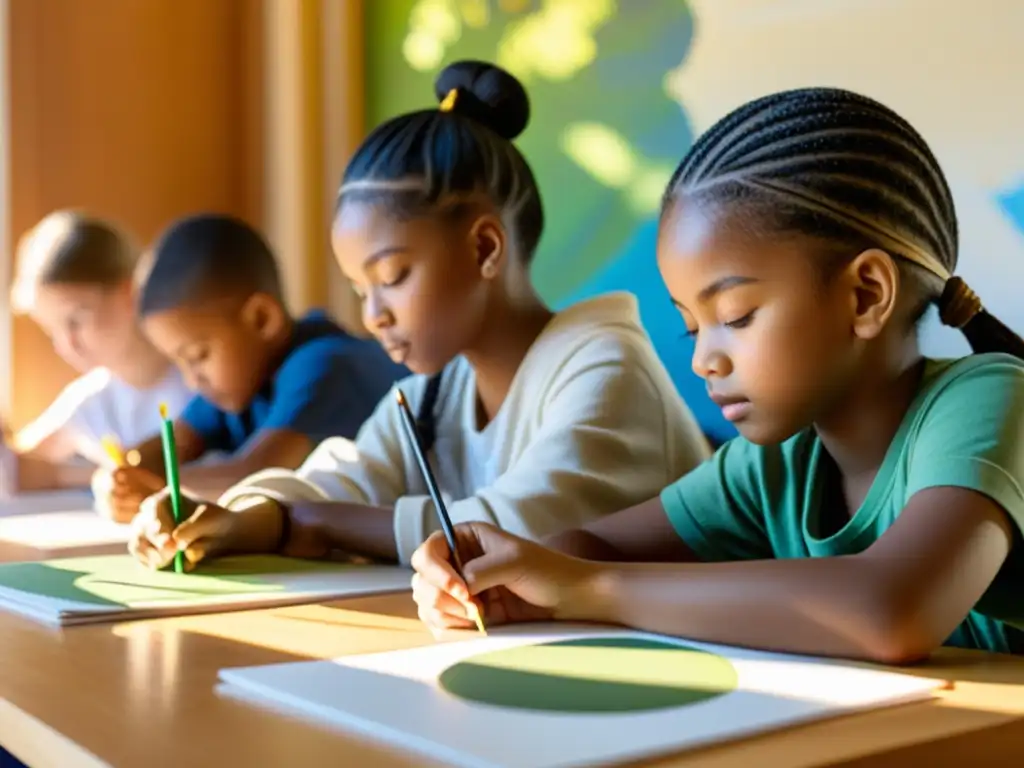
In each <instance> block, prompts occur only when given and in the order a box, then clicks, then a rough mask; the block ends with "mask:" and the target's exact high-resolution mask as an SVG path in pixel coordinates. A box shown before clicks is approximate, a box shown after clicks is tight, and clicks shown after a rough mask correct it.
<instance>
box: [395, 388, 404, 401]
mask: <svg viewBox="0 0 1024 768" xmlns="http://www.w3.org/2000/svg"><path fill="white" fill-rule="evenodd" d="M395 399H396V400H397V401H398V402H400V403H401V404H402V405H405V393H404V392H402V390H400V389H398V388H397V387H395Z"/></svg>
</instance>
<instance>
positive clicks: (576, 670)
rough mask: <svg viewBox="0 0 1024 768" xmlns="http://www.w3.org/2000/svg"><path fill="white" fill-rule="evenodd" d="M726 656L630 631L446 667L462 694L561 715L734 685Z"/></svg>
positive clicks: (649, 705)
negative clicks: (632, 635)
mask: <svg viewBox="0 0 1024 768" xmlns="http://www.w3.org/2000/svg"><path fill="white" fill-rule="evenodd" d="M738 682H739V678H738V675H737V673H736V670H735V668H734V667H733V665H732V664H731V663H730V662H729V660H728V659H725V658H723V657H722V656H718V655H717V654H714V653H709V652H707V651H702V650H699V649H697V648H693V647H689V646H685V645H680V644H677V643H670V642H665V641H661V640H648V639H643V638H630V637H603V638H587V639H582V640H565V641H561V642H552V643H539V644H536V645H522V646H517V647H514V648H507V649H504V650H500V651H493V652H491V653H484V654H481V655H479V656H474V657H472V658H470V659H468V660H466V661H463V662H460V663H458V664H454V665H452V666H451V667H449V668H448V669H446V670H445V671H444V672H443V673H441V676H440V678H439V683H440V685H441V687H442V688H444V689H445V690H446V691H448V692H449V693H451V694H452V695H454V696H457V697H459V698H462V699H468V700H470V701H474V702H477V703H480V704H489V705H494V706H499V707H511V708H514V709H529V710H537V711H544V712H559V713H599V712H600V713H613V712H620V713H621V712H642V711H649V710H654V709H666V708H669V707H683V706H688V705H691V704H697V703H700V702H702V701H707V700H709V699H713V698H717V697H718V696H722V695H724V694H726V693H729V692H731V691H734V690H735V689H736V685H737V683H738Z"/></svg>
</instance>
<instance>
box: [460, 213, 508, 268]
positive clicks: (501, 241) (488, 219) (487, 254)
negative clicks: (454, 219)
mask: <svg viewBox="0 0 1024 768" xmlns="http://www.w3.org/2000/svg"><path fill="white" fill-rule="evenodd" d="M469 237H470V241H471V242H472V244H473V248H474V250H475V252H476V263H477V267H478V268H479V269H480V275H481V277H483V278H484V279H485V280H493V279H494V278H496V277H497V276H498V275H499V274H500V273H501V270H502V267H503V266H504V264H505V256H506V247H505V228H504V227H503V226H502V225H501V221H500V220H499V219H498V218H497V217H496V216H492V215H490V214H488V215H486V216H481V217H480V218H479V219H477V220H476V221H475V222H473V226H472V227H470V229H469Z"/></svg>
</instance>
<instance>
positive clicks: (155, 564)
mask: <svg viewBox="0 0 1024 768" xmlns="http://www.w3.org/2000/svg"><path fill="white" fill-rule="evenodd" d="M181 516H182V517H183V518H184V520H183V521H182V523H181V524H180V525H179V526H178V527H177V528H175V527H174V510H173V508H172V507H171V494H170V491H169V490H168V489H166V488H164V489H163V490H161V491H160V492H159V493H157V494H155V495H153V496H150V497H149V498H147V499H145V500H144V501H143V502H142V506H141V507H140V509H139V514H138V515H136V516H135V519H134V520H133V521H132V535H131V538H130V540H129V542H128V550H129V551H130V552H131V553H132V554H133V555H134V556H135V558H136V559H137V560H138V561H139V562H141V563H142V564H143V565H146V566H148V567H150V568H154V569H156V568H163V567H164V566H165V565H167V564H168V563H170V562H171V560H172V559H173V558H174V555H175V554H176V553H177V552H179V551H181V552H183V553H184V554H185V567H186V569H187V570H192V568H194V567H195V565H196V563H198V562H199V561H200V560H202V559H203V558H205V557H207V556H209V555H211V554H216V552H217V551H218V550H220V549H222V545H223V543H224V542H225V541H226V540H227V539H228V538H229V537H230V535H231V533H232V530H233V527H234V524H235V522H236V521H237V520H238V518H239V516H238V515H236V514H233V513H232V512H229V511H228V510H226V509H223V508H221V507H218V506H216V505H214V504H206V503H203V502H198V501H195V500H193V499H190V498H188V497H187V496H185V495H182V497H181Z"/></svg>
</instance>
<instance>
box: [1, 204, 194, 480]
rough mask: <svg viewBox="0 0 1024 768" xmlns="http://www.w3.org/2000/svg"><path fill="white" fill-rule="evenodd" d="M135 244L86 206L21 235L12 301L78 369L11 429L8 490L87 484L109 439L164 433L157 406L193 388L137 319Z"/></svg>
mask: <svg viewBox="0 0 1024 768" xmlns="http://www.w3.org/2000/svg"><path fill="white" fill-rule="evenodd" d="M137 261H138V251H137V250H136V248H135V246H134V245H133V244H132V243H131V241H130V240H129V238H128V237H127V236H126V235H125V234H124V233H123V232H121V231H119V230H118V229H117V228H116V227H115V226H114V225H112V224H110V223H107V222H105V221H101V220H100V219H97V218H94V217H92V216H89V215H87V214H85V213H80V212H75V211H57V212H55V213H51V214H50V215H48V216H47V217H46V218H44V219H43V220H42V221H41V222H39V223H38V224H37V225H36V226H35V227H33V228H32V229H31V230H30V231H29V232H28V233H27V234H26V235H25V236H24V237H23V238H22V240H21V242H20V243H19V246H18V250H17V254H16V267H15V269H16V273H15V280H14V288H13V291H12V296H11V299H12V304H13V307H14V310H15V311H16V312H20V313H24V314H27V315H28V316H29V317H31V318H32V319H33V320H34V321H35V322H36V323H37V324H38V325H39V327H40V328H42V329H43V331H44V332H45V333H46V334H47V336H49V338H50V340H51V341H52V343H53V347H54V349H55V350H56V351H57V353H58V354H59V355H60V356H61V357H62V358H63V359H64V360H65V361H66V362H67V363H69V364H70V365H71V366H73V367H74V368H75V370H76V371H78V372H79V373H80V374H81V375H80V376H79V377H78V378H77V379H75V380H74V381H72V382H71V383H70V384H69V385H68V386H67V387H65V388H64V390H63V391H62V392H61V393H60V395H59V396H58V397H57V398H56V399H55V400H54V401H53V403H52V404H51V405H50V406H49V407H48V408H47V409H46V410H45V411H44V412H43V414H42V415H41V416H39V417H38V418H36V419H35V420H34V421H32V422H31V423H30V424H29V425H27V426H26V427H24V428H23V429H21V430H19V431H18V432H17V433H16V434H7V435H5V440H4V444H5V445H4V450H5V453H7V459H8V460H9V467H11V471H10V473H9V474H10V477H9V478H8V479H7V483H8V484H9V485H12V486H14V487H13V488H9V489H8V490H10V491H19V490H20V491H25V490H41V489H57V488H75V487H82V488H85V487H88V485H89V480H90V477H91V475H92V473H93V471H94V469H95V466H96V465H102V464H105V463H106V464H110V463H112V459H111V458H110V457H109V456H108V454H107V452H106V451H105V450H104V447H103V445H102V443H103V440H104V439H105V438H106V439H109V440H111V441H112V442H113V443H115V444H117V445H120V446H130V445H135V444H137V443H141V442H144V441H145V440H146V439H147V438H148V437H150V436H152V435H155V434H157V433H158V432H159V425H160V422H159V415H158V411H157V409H158V404H159V403H161V402H165V403H167V405H168V407H169V409H170V410H171V412H172V413H175V414H176V413H178V412H179V411H180V410H181V409H182V408H183V407H184V406H185V404H186V403H187V402H188V400H189V398H190V396H191V395H190V393H189V391H188V389H187V387H186V386H185V383H184V380H183V379H182V377H181V375H180V374H179V373H178V371H177V370H176V369H175V368H174V366H173V365H171V363H170V362H169V361H168V360H167V358H165V357H164V356H163V355H162V354H161V353H160V352H158V351H157V350H156V348H154V347H153V345H152V344H150V343H149V341H147V340H146V338H145V337H144V336H143V334H142V332H141V331H140V329H139V326H138V324H137V323H136V321H135V301H134V290H133V289H134V284H133V275H134V271H135V267H136V264H137Z"/></svg>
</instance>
